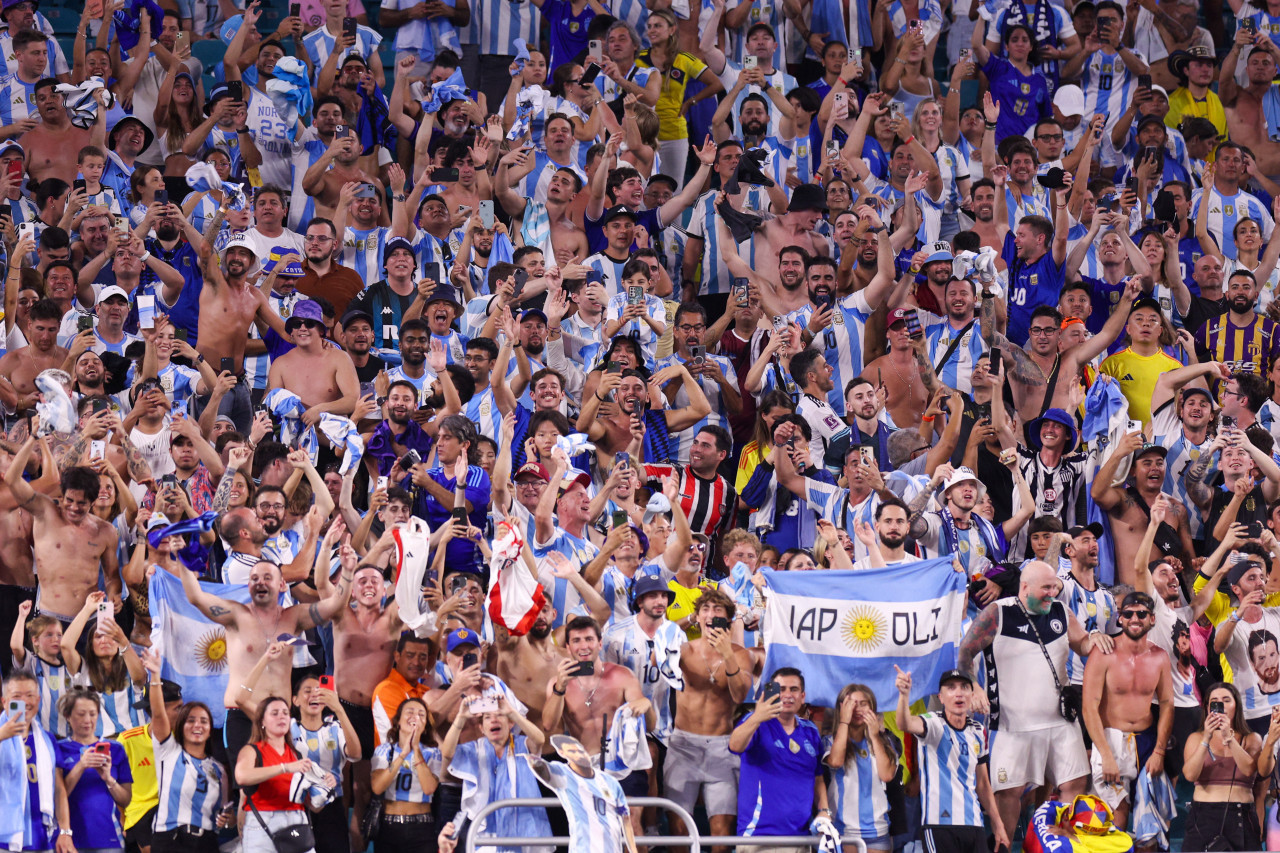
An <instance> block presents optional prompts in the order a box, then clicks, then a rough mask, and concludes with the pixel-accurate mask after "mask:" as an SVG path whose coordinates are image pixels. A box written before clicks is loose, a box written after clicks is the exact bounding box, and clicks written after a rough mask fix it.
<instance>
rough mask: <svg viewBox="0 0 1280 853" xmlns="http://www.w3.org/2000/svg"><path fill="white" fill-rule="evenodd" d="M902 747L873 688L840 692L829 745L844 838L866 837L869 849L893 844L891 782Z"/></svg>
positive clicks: (833, 799)
mask: <svg viewBox="0 0 1280 853" xmlns="http://www.w3.org/2000/svg"><path fill="white" fill-rule="evenodd" d="M901 751H902V747H901V746H900V745H899V744H898V741H897V739H896V738H895V737H894V736H893V735H892V734H890V733H889V732H888V731H887V730H886V729H885V727H884V719H883V718H882V717H881V716H880V714H879V712H878V710H877V708H876V695H875V693H874V692H872V690H871V688H870V687H867V686H866V685H865V684H846V685H845V686H844V688H843V689H841V691H840V693H839V695H837V696H836V715H835V720H834V721H833V727H832V730H831V737H830V746H829V747H828V748H827V755H826V762H827V767H829V768H830V769H831V783H830V785H829V786H828V793H827V802H829V803H830V804H831V809H832V812H833V815H832V817H834V818H835V819H836V820H837V821H838V822H839V823H841V824H842V825H843V826H844V837H845V838H847V839H854V838H861V839H862V841H863V843H864V844H866V846H867V851H868V853H872V851H875V853H888V851H889V850H892V849H893V840H892V838H890V836H889V800H888V798H887V795H886V793H885V785H887V784H888V783H889V782H892V781H893V777H894V775H895V774H896V773H897V772H898V755H899V753H900V752H901ZM864 805H870V808H869V809H866V808H863V806H864Z"/></svg>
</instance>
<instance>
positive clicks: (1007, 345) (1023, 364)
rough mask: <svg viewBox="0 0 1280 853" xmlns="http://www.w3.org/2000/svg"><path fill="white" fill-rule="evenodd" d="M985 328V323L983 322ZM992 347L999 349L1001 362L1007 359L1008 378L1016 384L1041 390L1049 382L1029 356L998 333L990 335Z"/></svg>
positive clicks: (991, 300)
mask: <svg viewBox="0 0 1280 853" xmlns="http://www.w3.org/2000/svg"><path fill="white" fill-rule="evenodd" d="M987 301H988V302H994V301H995V300H994V299H988V300H987ZM983 325H984V326H985V325H986V323H985V322H984V323H983ZM991 345H992V346H994V347H999V348H1000V355H1001V357H1002V358H1001V360H1004V358H1006V357H1007V358H1008V361H1009V378H1010V379H1013V380H1015V381H1017V382H1021V383H1022V384H1023V385H1026V386H1028V387H1031V388H1043V387H1044V386H1045V385H1048V384H1049V380H1048V379H1046V378H1045V375H1044V371H1043V370H1041V369H1040V365H1038V364H1036V363H1035V362H1034V361H1032V360H1031V356H1029V355H1027V351H1026V350H1024V349H1023V348H1022V347H1020V346H1018V345H1017V344H1015V343H1014V342H1013V341H1011V340H1009V339H1008V338H1006V337H1005V336H1004V335H1002V334H1000V333H999V332H995V333H993V334H992V344H991Z"/></svg>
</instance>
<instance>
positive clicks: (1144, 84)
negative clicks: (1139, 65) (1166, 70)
mask: <svg viewBox="0 0 1280 853" xmlns="http://www.w3.org/2000/svg"><path fill="white" fill-rule="evenodd" d="M1138 88H1139V89H1150V88H1151V75H1150V74H1139V75H1138Z"/></svg>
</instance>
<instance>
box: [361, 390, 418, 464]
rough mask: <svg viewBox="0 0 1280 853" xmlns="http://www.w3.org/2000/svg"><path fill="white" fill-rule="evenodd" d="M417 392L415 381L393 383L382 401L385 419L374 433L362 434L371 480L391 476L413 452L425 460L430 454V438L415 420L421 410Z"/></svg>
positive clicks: (380, 401) (375, 428)
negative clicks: (393, 470)
mask: <svg viewBox="0 0 1280 853" xmlns="http://www.w3.org/2000/svg"><path fill="white" fill-rule="evenodd" d="M418 394H419V392H418V389H417V388H416V387H415V386H414V384H413V383H412V382H408V381H406V380H403V379H398V380H393V381H392V382H391V384H390V385H389V386H388V387H387V392H386V396H385V397H381V398H379V400H378V402H379V403H380V404H381V409H382V413H383V420H382V421H381V422H380V423H379V424H378V425H377V426H376V427H374V429H373V431H372V432H367V433H364V434H362V435H361V436H360V437H361V438H362V439H364V445H365V454H364V463H365V467H367V468H368V469H369V474H370V476H372V477H375V478H376V477H389V476H390V475H391V473H392V468H393V466H395V464H396V463H397V462H398V461H399V460H400V459H402V458H403V457H404V455H405V454H406V453H408V452H409V451H410V450H415V451H417V453H418V456H419V457H421V458H422V459H426V458H427V454H428V453H429V452H430V451H431V438H430V436H428V435H427V434H426V432H424V431H423V429H422V427H421V426H419V425H418V424H417V422H416V421H415V420H414V419H413V413H414V412H415V411H416V409H417V407H418Z"/></svg>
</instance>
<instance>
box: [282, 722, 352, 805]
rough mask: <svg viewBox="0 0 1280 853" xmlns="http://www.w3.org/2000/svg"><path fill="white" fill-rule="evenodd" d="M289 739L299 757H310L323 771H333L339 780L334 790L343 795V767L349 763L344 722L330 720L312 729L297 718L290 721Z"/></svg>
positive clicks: (338, 794)
mask: <svg viewBox="0 0 1280 853" xmlns="http://www.w3.org/2000/svg"><path fill="white" fill-rule="evenodd" d="M289 740H290V742H291V743H292V744H293V750H294V752H296V753H298V757H299V758H309V759H311V763H312V764H314V765H316V767H318V768H319V770H320V772H321V773H332V774H333V778H335V779H337V780H338V785H337V787H335V788H334V792H335V793H336V794H337V796H339V797H341V796H342V768H343V767H344V766H346V763H347V736H346V733H345V732H343V731H342V724H341V723H339V722H338V721H337V720H330V721H329V722H327V723H324V724H323V725H321V726H320V728H319V729H317V730H315V731H312V730H311V729H304V728H303V727H302V723H300V722H298V721H297V720H290V721H289Z"/></svg>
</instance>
